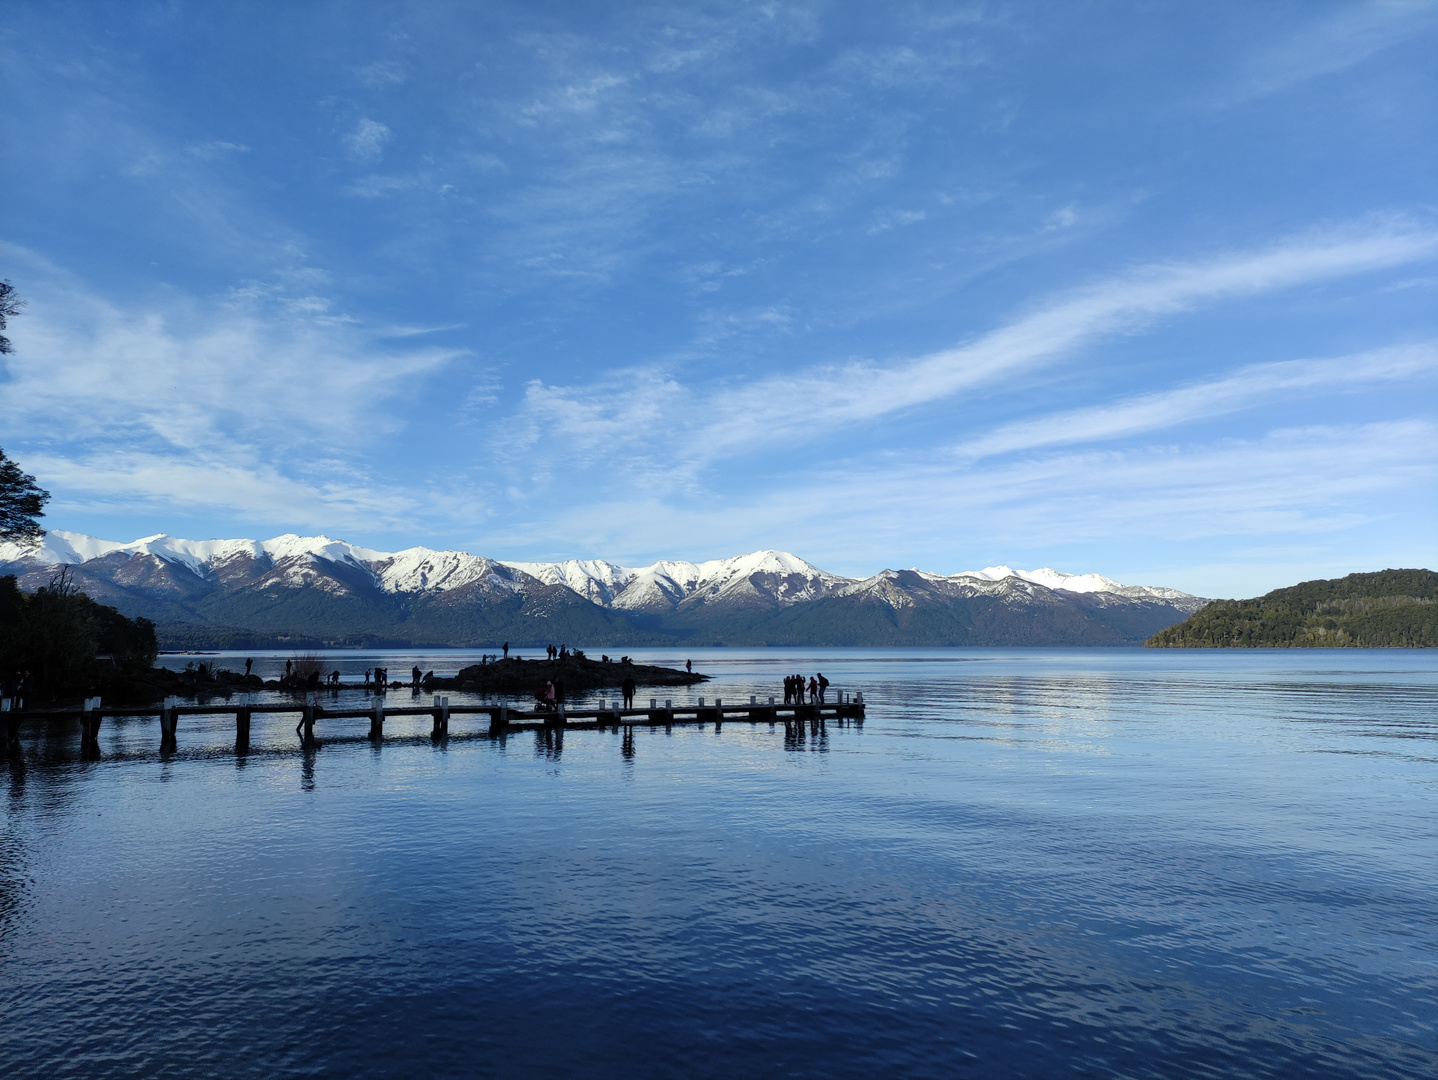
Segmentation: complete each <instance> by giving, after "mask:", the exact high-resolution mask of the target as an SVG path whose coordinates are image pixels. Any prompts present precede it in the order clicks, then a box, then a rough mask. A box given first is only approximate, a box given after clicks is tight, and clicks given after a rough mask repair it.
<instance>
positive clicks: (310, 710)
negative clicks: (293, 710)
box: [300, 705, 315, 749]
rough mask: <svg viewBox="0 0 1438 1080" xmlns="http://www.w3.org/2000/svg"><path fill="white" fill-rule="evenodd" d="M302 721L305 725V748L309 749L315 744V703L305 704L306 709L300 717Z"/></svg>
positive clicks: (303, 737)
mask: <svg viewBox="0 0 1438 1080" xmlns="http://www.w3.org/2000/svg"><path fill="white" fill-rule="evenodd" d="M300 723H301V724H302V725H303V726H304V735H303V736H302V739H303V741H304V744H305V748H306V749H309V748H311V747H313V746H314V745H315V707H314V706H313V705H306V706H305V711H304V714H303V716H302V717H301V719H300Z"/></svg>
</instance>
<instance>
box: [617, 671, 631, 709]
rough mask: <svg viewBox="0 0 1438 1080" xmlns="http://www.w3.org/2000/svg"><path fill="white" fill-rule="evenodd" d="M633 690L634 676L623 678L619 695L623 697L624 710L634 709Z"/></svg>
mask: <svg viewBox="0 0 1438 1080" xmlns="http://www.w3.org/2000/svg"><path fill="white" fill-rule="evenodd" d="M634 689H635V687H634V676H633V675H629V676H627V677H626V678H625V680H624V685H623V686H621V687H620V688H619V690H620V693H622V694H623V695H624V707H625V708H626V709H632V708H634Z"/></svg>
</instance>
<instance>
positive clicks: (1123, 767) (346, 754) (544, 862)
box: [0, 650, 1438, 1078]
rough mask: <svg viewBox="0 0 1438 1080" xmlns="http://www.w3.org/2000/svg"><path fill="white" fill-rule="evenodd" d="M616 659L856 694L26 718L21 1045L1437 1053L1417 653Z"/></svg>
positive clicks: (17, 778)
mask: <svg viewBox="0 0 1438 1080" xmlns="http://www.w3.org/2000/svg"><path fill="white" fill-rule="evenodd" d="M379 655H380V654H368V655H365V654H342V655H340V656H339V658H338V661H339V663H340V664H341V665H346V664H347V665H351V667H352V668H353V670H350V669H346V668H343V667H342V670H344V671H345V677H346V678H350V677H352V676H353V675H358V674H360V673H362V672H363V670H364V668H365V667H374V666H376V664H377V663H378V664H379V665H380V666H385V665H386V662H387V664H388V666H390V667H391V668H393V669H395V670H408V668H409V667H410V666H412V664H414V663H418V664H419V665H420V666H421V667H423V668H424V669H425V670H429V669H430V668H433V669H435V670H436V671H439V672H441V673H444V672H446V671H447V670H452V669H454V668H457V667H459V666H463V663H467V662H470V660H469V659H468V658H466V657H464V656H458V655H456V654H452V653H447V654H435V655H433V656H419V655H417V654H393V653H391V654H384V658H383V659H379V660H377V659H376V657H377V656H379ZM406 658H408V659H406ZM636 659H639V660H641V661H650V660H659V661H661V662H666V661H667V662H675V661H677V662H679V663H682V662H683V660H684V659H693V660H694V661H695V665H696V667H697V668H698V669H699V670H701V671H705V672H707V673H710V674H712V675H713V676H714V678H715V684H714V685H712V686H710V687H707V688H702V689H699V690H696V696H697V694H698V693H701V692H702V693H704V694H706V695H712V696H720V697H723V698H724V699H725V700H726V701H731V700H732V701H745V700H747V699H748V695H750V694H753V695H755V696H758V697H759V700H761V701H763V700H767V696H768V695H769V694H771V693H775V692H776V691H778V692H780V693H781V692H782V690H781V689H780V688H779V683H780V680H782V678H783V676H784V675H785V674H788V673H791V672H794V671H805V672H810V671H820V670H822V671H823V672H824V673H825V674H826V675H827V676H828V677H829V678H830V679H831V680H832V681H833V684H834V685H833V689H834V690H835V691H837V690H840V689H843V690H847V691H850V692H855V691H862V692H863V693H864V694H865V698H866V700H867V701H868V702H869V703H870V708H869V714H868V718H867V720H866V722H865V723H864V724H863V725H862V726H860V725H854V724H837V723H835V722H833V721H830V722H828V723H827V724H825V725H813V724H809V723H805V724H802V725H799V724H790V725H785V724H783V723H782V722H781V723H779V724H778V725H771V724H769V723H767V722H764V723H759V724H754V725H751V724H749V723H747V722H738V721H733V720H730V721H726V722H725V723H724V724H723V725H722V728H721V729H718V730H716V729H715V727H714V725H712V724H711V725H709V726H708V727H706V728H704V729H702V730H700V729H695V728H687V727H684V726H676V727H674V728H673V729H672V730H666V729H664V728H662V727H661V728H654V729H650V728H635V729H630V728H620V729H619V730H618V731H615V730H614V729H613V728H610V729H608V730H606V731H604V732H599V731H569V732H565V731H564V730H563V729H549V730H545V731H540V732H535V733H524V734H523V735H516V736H511V737H510V738H509V739H500V740H490V739H488V738H486V737H484V735H483V731H482V729H483V727H484V724H483V723H482V722H480V721H477V720H476V721H466V720H464V719H463V718H461V717H451V721H450V733H449V736H448V738H439V739H436V738H434V737H433V735H432V730H431V721H430V718H429V717H427V716H422V717H387V718H386V721H385V741H384V742H383V743H382V744H380V743H372V742H370V741H369V739H368V725H367V723H366V722H365V721H362V720H361V721H341V720H333V721H329V722H328V723H327V722H326V721H325V720H323V719H322V720H321V721H320V724H319V725H318V727H319V733H320V736H321V743H322V745H321V746H320V747H319V748H317V749H310V750H308V751H302V750H301V747H300V745H299V740H298V737H297V736H296V735H295V733H294V730H293V722H294V720H293V717H286V716H277V717H269V716H265V715H264V714H261V715H257V716H256V717H255V720H254V727H253V729H252V733H251V745H250V749H249V752H248V753H247V754H243V755H237V754H236V753H235V750H234V745H235V729H234V719H233V717H232V716H231V717H224V716H220V715H214V716H202V717H185V718H183V720H182V723H181V727H180V731H179V736H178V740H177V744H176V746H175V747H174V748H173V749H172V750H170V751H167V752H165V753H162V752H161V747H160V738H159V725H158V722H157V720H155V719H131V720H118V721H115V720H106V721H105V723H104V725H103V726H102V729H101V732H100V740H99V744H98V757H96V755H95V754H94V753H93V752H91V753H90V754H88V755H87V754H84V753H82V747H81V741H80V737H79V731H78V727H77V726H76V727H70V726H66V725H63V724H61V725H55V726H54V727H50V728H43V727H35V728H33V729H29V728H27V730H26V732H25V734H24V736H23V738H22V741H21V744H20V745H19V746H18V747H16V748H10V749H9V750H8V751H7V753H6V755H5V756H3V757H0V770H3V773H4V783H5V787H4V795H3V798H4V802H5V815H4V823H3V831H0V1016H3V1018H4V1028H3V1031H4V1038H3V1039H0V1072H3V1074H4V1075H5V1076H6V1077H7V1078H8V1077H11V1076H46V1077H49V1076H64V1075H76V1076H85V1077H90V1076H108V1075H114V1076H134V1075H148V1074H151V1073H164V1074H170V1075H180V1074H183V1075H216V1074H218V1075H226V1076H250V1075H253V1076H266V1077H268V1076H271V1075H274V1074H277V1073H300V1074H306V1075H321V1076H329V1075H335V1076H340V1075H344V1076H351V1075H360V1076H370V1075H373V1076H379V1075H392V1074H403V1075H426V1076H430V1075H437V1076H445V1075H465V1076H469V1075H474V1074H476V1073H479V1074H505V1073H521V1072H522V1073H525V1074H539V1075H561V1074H569V1073H584V1074H586V1075H616V1076H619V1075H622V1076H626V1077H628V1076H634V1075H639V1076H672V1075H676V1074H679V1075H723V1076H729V1075H733V1074H736V1073H747V1074H757V1075H799V1076H836V1075H839V1076H844V1075H852V1076H866V1077H867V1076H872V1075H875V1074H899V1075H914V1076H945V1077H947V1076H952V1075H955V1074H956V1073H961V1072H966V1073H970V1074H974V1075H993V1076H1072V1075H1102V1076H1135V1077H1171V1076H1186V1075H1198V1074H1221V1075H1226V1076H1227V1075H1234V1076H1273V1077H1290V1076H1320V1075H1322V1076H1330V1075H1364V1076H1392V1077H1399V1076H1426V1075H1438V1035H1435V1031H1434V1027H1433V1017H1434V1016H1435V1015H1438V943H1435V940H1434V936H1433V934H1432V899H1431V898H1432V896H1433V895H1434V891H1435V886H1438V844H1435V843H1434V835H1435V832H1438V806H1435V798H1438V743H1435V739H1438V674H1435V667H1438V665H1435V663H1434V660H1435V658H1434V657H1433V656H1432V655H1429V654H1422V653H1399V652H1371V653H1362V652H1350V653H1343V652H1331V653H1330V652H1323V653H1318V652H1313V653H1297V652H1287V653H1283V652H1280V653H1257V652H1255V653H1239V654H1232V653H1229V654H1224V653H1191V654H1184V653H1151V652H1142V651H1137V650H1134V651H1127V650H1066V651H1041V650H1033V651H997V650H993V651H984V650H967V651H961V650H915V651H912V652H907V653H906V652H903V651H896V650H819V651H814V652H812V653H807V654H806V653H796V652H792V651H789V652H779V651H777V650H775V651H763V650H750V651H741V650H732V651H725V650H713V651H707V652H705V651H698V652H692V653H688V654H677V655H676V654H673V653H670V654H662V653H655V654H651V655H648V656H645V657H636ZM283 661H284V656H283V654H277V655H275V656H271V657H257V663H256V670H257V671H259V672H261V673H265V674H269V672H268V671H267V670H266V667H265V666H266V665H274V666H277V667H282V666H283ZM224 664H225V661H222V666H224ZM242 665H243V657H241V658H239V660H238V661H237V662H235V663H233V664H230V665H229V666H233V667H242ZM179 666H183V664H180V665H179ZM665 693H669V694H671V696H673V695H675V694H676V693H686V694H687V691H678V692H676V691H665ZM599 696H604V695H603V694H602V693H601V694H600V695H599ZM611 696H612V695H611ZM640 696H641V697H645V696H646V695H644V694H643V693H642V692H641V695H640ZM468 699H469V698H468V696H467V695H463V694H459V693H453V694H452V695H451V700H452V702H453V703H454V704H460V703H462V701H463V700H468ZM331 700H334V699H331ZM339 700H340V701H342V702H347V701H351V700H353V701H360V700H363V692H362V691H357V690H352V691H343V692H342V693H341V695H340V698H339ZM400 700H402V701H403V702H404V703H405V704H409V703H410V695H409V692H408V691H405V692H404V694H403V697H402V698H401V699H400ZM424 700H426V701H427V700H428V699H427V698H426V699H424ZM573 704H574V707H575V708H579V707H582V706H583V704H587V702H584V701H575V702H574V703H573ZM516 738H519V739H522V740H523V741H522V742H515V741H514V740H515V739H516ZM531 739H532V740H533V742H532V743H530V742H529V740H531ZM515 750H517V751H518V752H511V751H515Z"/></svg>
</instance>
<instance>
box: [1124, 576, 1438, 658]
mask: <svg viewBox="0 0 1438 1080" xmlns="http://www.w3.org/2000/svg"><path fill="white" fill-rule="evenodd" d="M1145 645H1146V647H1147V648H1150V649H1432V648H1438V573H1434V572H1433V571H1432V570H1380V571H1377V572H1376V573H1370V574H1349V575H1348V576H1347V577H1343V578H1329V579H1320V580H1316V581H1305V582H1302V583H1301V584H1298V585H1292V586H1289V587H1288V588H1284V589H1274V590H1273V591H1272V592H1270V593H1266V594H1264V595H1263V596H1258V597H1254V598H1253V599H1251V600H1215V601H1213V602H1212V603H1210V604H1208V605H1207V606H1206V607H1203V608H1201V609H1200V610H1199V611H1197V612H1195V613H1194V614H1193V615H1191V616H1189V617H1188V619H1186V620H1185V621H1183V622H1181V623H1179V624H1178V625H1176V626H1170V627H1168V628H1167V629H1164V630H1160V631H1159V632H1158V633H1157V634H1155V635H1154V636H1153V637H1151V638H1149V639H1148V641H1147V642H1146V643H1145Z"/></svg>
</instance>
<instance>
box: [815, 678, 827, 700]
mask: <svg viewBox="0 0 1438 1080" xmlns="http://www.w3.org/2000/svg"><path fill="white" fill-rule="evenodd" d="M817 685H818V687H819V701H820V702H822V701H823V700H824V691H825V690H827V689H829V680H828V679H826V678H824V673H823V672H822V671H821V672H819V682H818V684H817Z"/></svg>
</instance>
